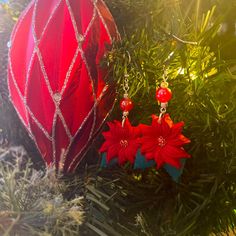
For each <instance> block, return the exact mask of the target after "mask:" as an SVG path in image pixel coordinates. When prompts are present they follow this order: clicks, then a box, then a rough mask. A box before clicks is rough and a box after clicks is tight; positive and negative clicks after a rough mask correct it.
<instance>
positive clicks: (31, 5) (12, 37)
mask: <svg viewBox="0 0 236 236" xmlns="http://www.w3.org/2000/svg"><path fill="white" fill-rule="evenodd" d="M31 7H33V1H32V2H31V3H30V4H29V5H28V7H27V8H26V9H25V11H24V13H23V14H22V15H21V17H20V19H19V20H18V23H17V25H16V27H15V29H14V31H13V32H12V34H11V37H10V42H11V46H12V45H13V43H14V42H15V37H16V34H17V32H18V30H19V28H20V26H21V23H22V21H23V20H24V18H25V16H26V14H27V13H28V12H29V10H30V9H31ZM10 55H11V48H9V51H8V63H9V66H10V73H11V76H12V79H13V82H14V85H15V87H16V90H17V92H18V93H19V92H20V89H19V87H18V84H17V82H16V81H15V77H14V73H13V70H12V62H11V59H10ZM16 85H17V86H16ZM7 86H8V91H9V95H10V94H11V90H10V85H9V79H8V80H7ZM20 95H21V92H20V93H19V96H20ZM10 97H11V95H10ZM10 97H9V99H10V101H11V103H12V104H14V103H13V101H12V99H11V98H10ZM15 110H16V112H17V115H18V117H19V118H20V120H21V122H22V123H23V124H24V126H25V127H26V130H27V131H28V133H29V134H31V133H32V132H31V129H30V126H28V124H29V117H28V113H27V111H26V119H27V121H28V124H26V123H25V121H24V119H23V118H22V117H21V115H20V113H19V112H18V109H16V108H15Z"/></svg>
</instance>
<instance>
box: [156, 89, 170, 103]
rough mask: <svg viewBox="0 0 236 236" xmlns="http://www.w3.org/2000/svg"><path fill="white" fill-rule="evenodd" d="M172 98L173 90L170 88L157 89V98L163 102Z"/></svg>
mask: <svg viewBox="0 0 236 236" xmlns="http://www.w3.org/2000/svg"><path fill="white" fill-rule="evenodd" d="M171 98H172V92H171V90H170V89H169V88H167V87H166V88H162V87H160V88H158V89H157V91H156V99H157V100H158V101H159V102H161V103H166V102H169V101H170V99H171Z"/></svg>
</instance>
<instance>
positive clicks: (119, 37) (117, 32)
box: [100, 0, 121, 40]
mask: <svg viewBox="0 0 236 236" xmlns="http://www.w3.org/2000/svg"><path fill="white" fill-rule="evenodd" d="M100 1H101V2H102V4H103V5H104V7H105V8H106V10H107V11H108V12H110V10H109V9H108V7H107V5H106V3H105V2H104V1H103V0H100ZM114 25H115V29H116V34H117V35H118V39H119V40H120V39H121V36H120V33H119V31H118V28H117V25H116V24H114ZM111 38H112V37H111Z"/></svg>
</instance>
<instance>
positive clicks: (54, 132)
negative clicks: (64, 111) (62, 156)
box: [52, 112, 57, 167]
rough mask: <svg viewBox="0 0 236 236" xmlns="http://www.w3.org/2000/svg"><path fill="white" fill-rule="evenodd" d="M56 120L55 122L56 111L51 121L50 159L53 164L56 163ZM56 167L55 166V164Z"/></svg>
mask: <svg viewBox="0 0 236 236" xmlns="http://www.w3.org/2000/svg"><path fill="white" fill-rule="evenodd" d="M56 122H57V112H55V113H54V116H53V123H52V159H53V165H55V163H56V139H55V136H56ZM55 167H56V166H55Z"/></svg>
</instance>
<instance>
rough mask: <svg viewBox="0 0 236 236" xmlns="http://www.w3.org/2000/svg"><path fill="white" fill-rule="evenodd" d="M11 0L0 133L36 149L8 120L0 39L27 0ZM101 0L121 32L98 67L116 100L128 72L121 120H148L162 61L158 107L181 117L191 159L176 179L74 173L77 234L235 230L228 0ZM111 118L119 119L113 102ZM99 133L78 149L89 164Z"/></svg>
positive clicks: (119, 170)
mask: <svg viewBox="0 0 236 236" xmlns="http://www.w3.org/2000/svg"><path fill="white" fill-rule="evenodd" d="M14 2H15V1H9V3H4V4H3V5H1V6H2V8H1V14H2V15H3V14H4V17H1V21H2V22H1V23H0V25H1V27H2V30H1V31H2V32H1V33H2V35H4V37H5V38H4V40H3V41H1V48H0V53H1V59H2V61H1V71H0V72H1V78H0V80H1V90H0V91H1V96H2V97H1V101H2V105H1V110H0V113H1V114H3V115H1V117H0V119H1V123H0V128H1V130H2V137H3V139H7V140H8V142H10V143H13V144H15V143H20V144H23V145H24V146H25V147H26V149H27V150H28V151H29V152H30V153H31V156H32V155H35V156H36V155H38V154H36V151H35V150H36V149H34V148H33V150H32V143H31V141H30V139H29V138H28V137H27V134H26V132H25V131H24V129H23V128H20V129H19V128H18V127H21V125H20V122H19V121H18V122H17V116H16V115H15V113H14V111H13V109H12V108H11V105H10V104H9V102H8V100H7V96H6V95H7V89H6V66H7V60H6V53H7V48H6V44H7V38H8V37H9V33H10V31H11V28H12V25H13V21H14V20H15V19H16V18H17V17H18V15H19V12H20V11H21V10H22V9H23V8H24V6H25V5H26V4H27V2H28V1H23V0H22V1H19V2H18V3H19V4H14ZM106 3H107V5H108V6H109V9H110V10H111V12H112V13H113V16H114V18H115V20H116V23H117V25H118V28H119V31H120V33H121V38H122V40H121V41H120V42H118V43H115V44H114V46H113V48H112V49H111V51H110V53H109V54H108V55H107V56H106V58H104V60H103V62H102V63H101V66H108V67H109V68H110V72H109V73H110V76H109V78H111V80H113V81H115V82H116V83H118V94H119V95H118V99H121V97H122V96H123V93H124V92H123V87H122V83H123V78H124V74H128V75H129V87H130V90H129V95H130V97H131V98H132V100H133V102H134V104H135V107H134V109H133V110H132V111H131V112H130V114H129V120H130V121H131V123H132V125H138V124H139V123H144V124H149V123H150V120H151V114H158V112H159V108H158V104H157V103H156V100H155V91H156V87H157V85H159V84H160V83H161V81H162V75H163V66H165V68H166V72H167V75H168V82H169V87H170V88H171V90H172V93H173V98H172V100H171V101H170V102H169V106H168V112H169V113H170V114H171V117H172V119H173V121H174V122H177V121H182V120H183V121H184V122H185V128H184V130H183V133H184V135H186V136H187V137H188V138H190V139H191V143H190V144H188V145H187V146H186V148H185V149H186V150H187V151H188V153H190V154H191V158H190V159H188V160H187V161H186V163H185V166H184V170H183V174H182V176H181V178H180V180H179V181H178V182H177V183H176V182H174V181H173V180H172V179H171V178H170V176H169V175H168V174H167V172H166V171H165V170H163V169H158V170H156V169H155V168H150V169H147V170H145V171H139V170H133V169H132V168H131V167H130V166H125V167H117V166H116V167H112V168H108V169H103V170H101V169H100V168H99V164H98V166H95V167H94V166H91V167H88V168H87V171H86V174H84V173H83V175H82V176H81V177H82V178H83V177H84V176H85V178H84V179H85V180H86V181H85V183H84V187H83V189H84V193H83V195H84V196H85V199H86V200H85V203H84V204H85V205H86V207H85V208H86V215H87V216H86V219H85V222H84V226H83V229H82V231H81V232H82V233H81V234H82V235H86V234H87V235H95V233H96V234H98V235H149V236H151V235H190V236H192V235H201V236H202V235H203V236H204V235H211V234H212V235H214V234H215V235H221V234H223V233H225V234H226V235H227V234H228V235H229V234H230V232H231V234H232V235H235V234H236V232H235V225H236V212H235V209H236V138H235V135H236V118H235V117H236V107H235V104H236V103H235V101H236V68H235V64H236V61H235V59H236V56H235V55H236V46H235V45H236V37H235V28H234V25H235V16H234V12H235V10H236V4H235V1H233V0H230V1H228V2H227V4H226V3H225V2H224V1H223V0H222V1H216V0H212V1H207V2H206V1H205V2H204V1H200V0H198V1H194V0H192V1H187V0H186V1H185V0H168V1H166V0H149V1H145V0H136V1H134V0H116V1H106ZM7 22H11V24H9V23H7ZM3 32H4V34H3ZM6 114H7V115H6ZM9 116H10V117H11V119H10V118H7V117H9ZM4 117H5V118H4ZM113 118H115V119H118V120H119V119H121V112H120V110H119V107H118V105H117V106H116V107H115V109H114V111H113V113H112V117H110V119H111V120H112V119H113ZM9 119H10V120H12V121H11V122H9ZM12 125H15V126H17V128H14V129H13V128H12ZM14 130H18V131H17V132H16V131H14ZM101 140H102V136H100V137H99V138H98V142H97V143H99V144H94V146H93V149H94V150H95V151H94V152H91V153H92V154H91V153H89V154H88V157H87V159H89V160H92V162H93V164H94V163H96V162H99V161H100V159H99V157H98V154H96V153H97V150H98V149H99V146H100V143H101ZM29 147H30V149H29ZM78 175H81V170H79V173H78ZM70 191H71V192H70V193H67V194H66V195H67V196H75V195H76V194H81V189H80V191H78V192H77V189H76V188H75V189H73V190H71V188H70Z"/></svg>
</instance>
